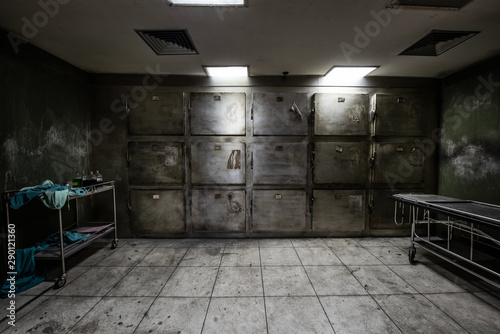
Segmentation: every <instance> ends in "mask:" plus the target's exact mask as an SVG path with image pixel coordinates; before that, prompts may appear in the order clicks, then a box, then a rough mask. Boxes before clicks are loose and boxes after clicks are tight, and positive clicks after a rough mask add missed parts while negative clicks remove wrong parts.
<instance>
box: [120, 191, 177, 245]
mask: <svg viewBox="0 0 500 334" xmlns="http://www.w3.org/2000/svg"><path fill="white" fill-rule="evenodd" d="M130 209H131V211H130V213H131V218H132V231H133V233H134V234H136V235H138V236H139V235H152V236H154V235H163V234H171V233H182V232H184V230H185V201H184V191H182V190H136V189H134V190H132V191H131V192H130Z"/></svg>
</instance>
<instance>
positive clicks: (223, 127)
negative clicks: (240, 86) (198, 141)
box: [190, 93, 246, 136]
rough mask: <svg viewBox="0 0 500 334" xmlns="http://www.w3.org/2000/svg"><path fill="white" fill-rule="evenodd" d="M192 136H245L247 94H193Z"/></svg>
mask: <svg viewBox="0 0 500 334" xmlns="http://www.w3.org/2000/svg"><path fill="white" fill-rule="evenodd" d="M190 110H191V134H193V135H235V136H237V135H245V114H246V113H245V110H246V95H245V93H191V98H190Z"/></svg>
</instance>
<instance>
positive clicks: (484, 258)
mask: <svg viewBox="0 0 500 334" xmlns="http://www.w3.org/2000/svg"><path fill="white" fill-rule="evenodd" d="M390 198H392V199H393V200H394V201H395V203H394V222H395V223H396V224H398V225H401V224H410V225H411V237H410V238H411V240H410V248H409V251H408V258H409V261H410V263H413V262H414V261H415V255H416V248H415V245H416V244H417V245H418V246H419V247H421V248H423V249H425V250H427V251H429V252H431V253H433V254H434V255H437V256H439V257H440V258H443V259H445V260H447V261H448V262H450V263H453V264H454V265H456V266H458V267H460V268H462V269H464V270H466V271H467V272H469V273H471V274H473V275H475V276H477V277H479V278H481V279H483V280H485V281H487V282H488V283H490V284H492V285H494V286H496V287H500V281H498V280H497V278H500V261H498V259H499V256H498V254H500V249H499V248H500V241H499V240H498V239H497V238H496V237H495V234H496V235H497V236H500V206H498V205H493V204H487V203H482V202H476V201H470V200H461V199H456V198H450V197H445V196H439V195H432V194H395V195H392V196H390Z"/></svg>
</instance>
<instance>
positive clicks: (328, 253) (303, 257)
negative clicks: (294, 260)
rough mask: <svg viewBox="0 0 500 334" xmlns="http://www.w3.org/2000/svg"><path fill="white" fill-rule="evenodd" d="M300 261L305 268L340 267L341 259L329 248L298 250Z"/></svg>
mask: <svg viewBox="0 0 500 334" xmlns="http://www.w3.org/2000/svg"><path fill="white" fill-rule="evenodd" d="M295 250H296V251H297V254H298V255H299V258H300V261H301V262H302V265H304V266H339V265H342V262H340V260H339V258H338V257H337V256H336V255H335V254H333V252H332V250H331V249H330V248H328V247H325V248H296V249H295Z"/></svg>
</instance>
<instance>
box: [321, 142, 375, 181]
mask: <svg viewBox="0 0 500 334" xmlns="http://www.w3.org/2000/svg"><path fill="white" fill-rule="evenodd" d="M314 157H315V158H314V183H316V184H324V183H342V184H364V183H365V182H366V179H367V175H368V169H369V144H368V142H316V143H314Z"/></svg>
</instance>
